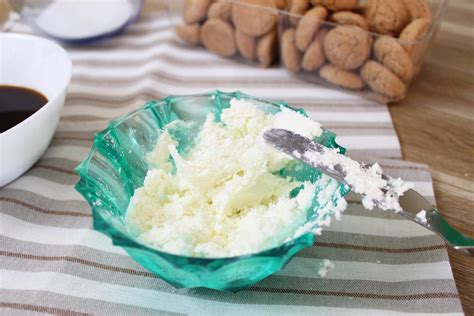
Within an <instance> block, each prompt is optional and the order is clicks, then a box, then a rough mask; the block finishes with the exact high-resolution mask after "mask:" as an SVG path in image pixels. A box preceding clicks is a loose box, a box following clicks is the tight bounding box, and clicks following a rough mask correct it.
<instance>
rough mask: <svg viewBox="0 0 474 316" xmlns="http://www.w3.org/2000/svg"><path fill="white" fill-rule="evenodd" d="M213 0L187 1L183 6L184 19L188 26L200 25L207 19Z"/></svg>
mask: <svg viewBox="0 0 474 316" xmlns="http://www.w3.org/2000/svg"><path fill="white" fill-rule="evenodd" d="M211 3H212V0H186V1H184V4H183V11H182V15H183V19H184V21H185V22H186V23H187V24H193V23H199V22H201V21H203V20H204V19H205V18H206V14H207V9H208V8H209V6H210V5H211Z"/></svg>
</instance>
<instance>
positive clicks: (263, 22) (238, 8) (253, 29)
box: [232, 0, 277, 37]
mask: <svg viewBox="0 0 474 316" xmlns="http://www.w3.org/2000/svg"><path fill="white" fill-rule="evenodd" d="M261 6H265V7H268V8H269V9H271V8H275V6H276V5H275V3H274V2H273V1H272V0H241V1H239V2H238V3H237V2H236V3H234V4H233V6H232V21H233V22H234V25H235V27H236V28H237V29H238V30H240V31H241V32H244V33H245V34H247V35H250V36H257V37H258V36H261V35H264V34H266V33H268V32H269V31H271V30H272V29H274V28H275V26H276V23H277V16H276V15H275V13H274V12H272V11H271V10H267V9H264V8H261Z"/></svg>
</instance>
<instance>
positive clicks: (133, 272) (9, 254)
mask: <svg viewBox="0 0 474 316" xmlns="http://www.w3.org/2000/svg"><path fill="white" fill-rule="evenodd" d="M0 256H4V257H11V258H21V259H27V260H38V261H67V262H72V263H79V264H82V265H86V266H90V267H94V268H98V269H102V270H107V271H114V272H121V273H126V274H131V275H138V276H145V277H150V278H158V277H157V276H155V275H154V274H153V273H151V272H147V271H137V270H133V269H128V268H121V267H115V266H112V265H108V264H103V263H98V262H94V261H90V260H86V259H82V258H77V257H72V256H37V255H30V254H24V253H14V252H8V251H0Z"/></svg>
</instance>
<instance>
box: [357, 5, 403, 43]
mask: <svg viewBox="0 0 474 316" xmlns="http://www.w3.org/2000/svg"><path fill="white" fill-rule="evenodd" d="M365 18H366V20H367V23H368V24H369V28H370V30H371V31H373V32H376V33H381V34H389V35H398V33H399V32H400V31H401V30H402V29H403V28H404V27H405V26H406V25H407V24H408V22H409V21H410V14H409V13H408V10H407V8H406V7H405V4H404V3H403V1H402V0H369V1H368V3H367V6H366V8H365Z"/></svg>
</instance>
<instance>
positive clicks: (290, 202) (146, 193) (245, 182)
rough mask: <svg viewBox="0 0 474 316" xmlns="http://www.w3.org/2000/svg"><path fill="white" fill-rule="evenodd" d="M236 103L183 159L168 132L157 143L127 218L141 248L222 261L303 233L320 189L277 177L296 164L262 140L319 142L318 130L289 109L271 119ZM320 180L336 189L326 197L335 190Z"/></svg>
mask: <svg viewBox="0 0 474 316" xmlns="http://www.w3.org/2000/svg"><path fill="white" fill-rule="evenodd" d="M230 103H231V107H230V108H228V109H225V110H223V112H222V115H221V120H222V123H218V122H215V120H214V115H213V114H210V115H209V116H208V117H207V119H206V121H205V123H204V125H203V127H202V130H201V132H200V133H199V135H198V139H197V142H196V143H195V145H194V146H193V147H192V148H191V149H190V150H189V152H187V153H186V154H185V155H184V156H181V155H180V154H179V153H178V151H177V149H176V143H175V141H174V140H173V139H172V138H171V136H170V133H168V132H167V131H165V132H163V133H162V135H161V136H160V137H159V139H158V141H157V144H156V147H155V149H154V150H153V151H152V152H151V153H150V154H149V156H148V159H149V162H150V163H151V164H152V165H153V166H156V168H154V169H151V170H150V171H149V172H148V174H147V176H146V178H145V182H144V186H143V187H142V188H139V189H137V190H136V192H135V195H134V196H133V198H132V201H131V203H130V207H129V211H128V213H127V221H128V222H129V223H130V224H131V227H133V228H134V229H135V230H136V232H138V234H139V236H140V237H139V238H140V239H141V240H142V242H144V243H146V244H149V245H151V246H153V247H156V248H158V249H161V250H164V251H166V252H170V253H175V254H180V255H188V256H203V257H223V256H236V255H242V254H248V253H253V252H257V251H261V250H263V249H267V248H271V247H275V246H278V245H280V244H281V243H283V242H285V241H286V240H288V239H290V238H291V237H293V236H294V235H295V234H297V235H298V234H301V233H303V231H302V230H301V227H302V226H303V225H304V224H305V222H306V215H307V209H308V207H309V206H310V205H311V204H312V201H313V199H314V198H315V194H316V186H315V185H314V184H312V183H310V182H305V183H300V182H296V181H291V180H290V179H286V178H282V177H280V176H278V175H275V174H274V173H275V172H278V171H279V170H281V169H282V168H283V167H285V166H286V165H287V164H288V163H289V162H290V161H292V159H291V158H290V157H289V156H287V155H285V154H283V153H280V152H278V151H277V150H275V149H273V148H272V147H270V146H268V145H267V144H265V142H264V140H263V137H262V136H261V135H262V134H263V132H264V130H265V129H266V128H269V127H277V128H285V129H289V130H292V131H294V132H296V133H299V134H301V135H304V136H306V137H310V138H314V137H316V136H319V135H321V133H322V130H321V127H320V125H319V124H318V123H316V122H313V121H311V120H310V119H308V118H306V117H304V116H303V115H301V114H299V113H297V112H295V111H292V110H290V109H286V108H282V110H281V112H279V113H277V114H275V115H271V114H265V113H264V112H263V111H262V110H260V109H258V108H257V107H256V106H255V105H254V104H253V103H252V102H251V101H247V100H237V99H233V100H231V102H230ZM171 124H172V125H173V123H171ZM170 157H171V158H172V159H170ZM171 160H172V161H173V162H174V164H175V166H176V172H173V171H172V169H173V165H172V163H171ZM321 181H323V182H324V181H327V182H328V183H332V185H331V186H329V187H328V190H330V189H334V186H335V185H336V184H335V181H330V180H329V178H328V177H325V176H324V177H323V179H322V180H321ZM300 186H301V187H302V189H301V191H299V193H298V195H297V196H296V197H294V198H291V197H290V192H291V191H292V190H293V189H295V188H297V187H300ZM324 192H325V191H324V190H323V191H321V192H320V193H319V195H320V196H318V198H321V199H323V200H321V201H322V203H324V201H325V200H324V199H326V201H328V200H329V199H330V198H331V195H329V193H327V194H326V195H324ZM341 204H343V203H341ZM344 207H345V205H341V208H344ZM329 209H330V208H329V207H327V209H324V208H323V209H322V212H328V210H329ZM328 222H329V220H328V219H327V218H325V219H324V223H326V224H327V223H328ZM324 223H322V224H324ZM319 224H321V223H319ZM307 228H308V229H310V228H311V227H310V226H307Z"/></svg>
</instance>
